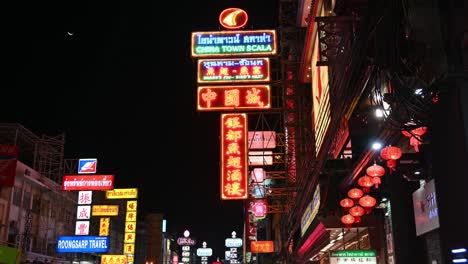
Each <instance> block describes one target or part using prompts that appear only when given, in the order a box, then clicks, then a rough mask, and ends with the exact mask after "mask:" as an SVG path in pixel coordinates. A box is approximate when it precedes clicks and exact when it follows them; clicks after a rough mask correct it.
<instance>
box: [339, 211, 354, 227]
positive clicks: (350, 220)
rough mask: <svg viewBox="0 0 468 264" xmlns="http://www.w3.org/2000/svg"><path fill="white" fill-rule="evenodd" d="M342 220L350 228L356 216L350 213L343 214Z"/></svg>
mask: <svg viewBox="0 0 468 264" xmlns="http://www.w3.org/2000/svg"><path fill="white" fill-rule="evenodd" d="M341 222H342V223H343V224H345V226H346V228H348V229H350V228H351V225H352V224H353V223H354V216H352V215H349V214H347V215H343V216H342V217H341Z"/></svg>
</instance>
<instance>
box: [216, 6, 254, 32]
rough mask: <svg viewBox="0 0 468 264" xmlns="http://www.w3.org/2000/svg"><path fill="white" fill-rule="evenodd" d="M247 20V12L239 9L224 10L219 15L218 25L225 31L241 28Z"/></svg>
mask: <svg viewBox="0 0 468 264" xmlns="http://www.w3.org/2000/svg"><path fill="white" fill-rule="evenodd" d="M248 19H249V16H248V15H247V12H245V11H244V10H242V9H240V8H228V9H224V10H223V12H221V14H220V15H219V23H220V24H221V26H223V27H224V28H227V29H238V28H242V27H244V26H245V24H247V20H248Z"/></svg>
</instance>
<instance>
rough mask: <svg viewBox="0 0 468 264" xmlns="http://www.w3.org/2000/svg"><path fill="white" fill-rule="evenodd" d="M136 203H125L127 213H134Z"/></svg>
mask: <svg viewBox="0 0 468 264" xmlns="http://www.w3.org/2000/svg"><path fill="white" fill-rule="evenodd" d="M136 210H137V201H127V212H136Z"/></svg>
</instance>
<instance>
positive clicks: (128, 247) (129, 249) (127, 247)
mask: <svg viewBox="0 0 468 264" xmlns="http://www.w3.org/2000/svg"><path fill="white" fill-rule="evenodd" d="M133 253H135V244H133V243H128V244H124V254H133Z"/></svg>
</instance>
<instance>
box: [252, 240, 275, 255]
mask: <svg viewBox="0 0 468 264" xmlns="http://www.w3.org/2000/svg"><path fill="white" fill-rule="evenodd" d="M274 251H275V247H274V245H273V241H271V240H264V241H251V242H250V252H252V253H272V252H274Z"/></svg>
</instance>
